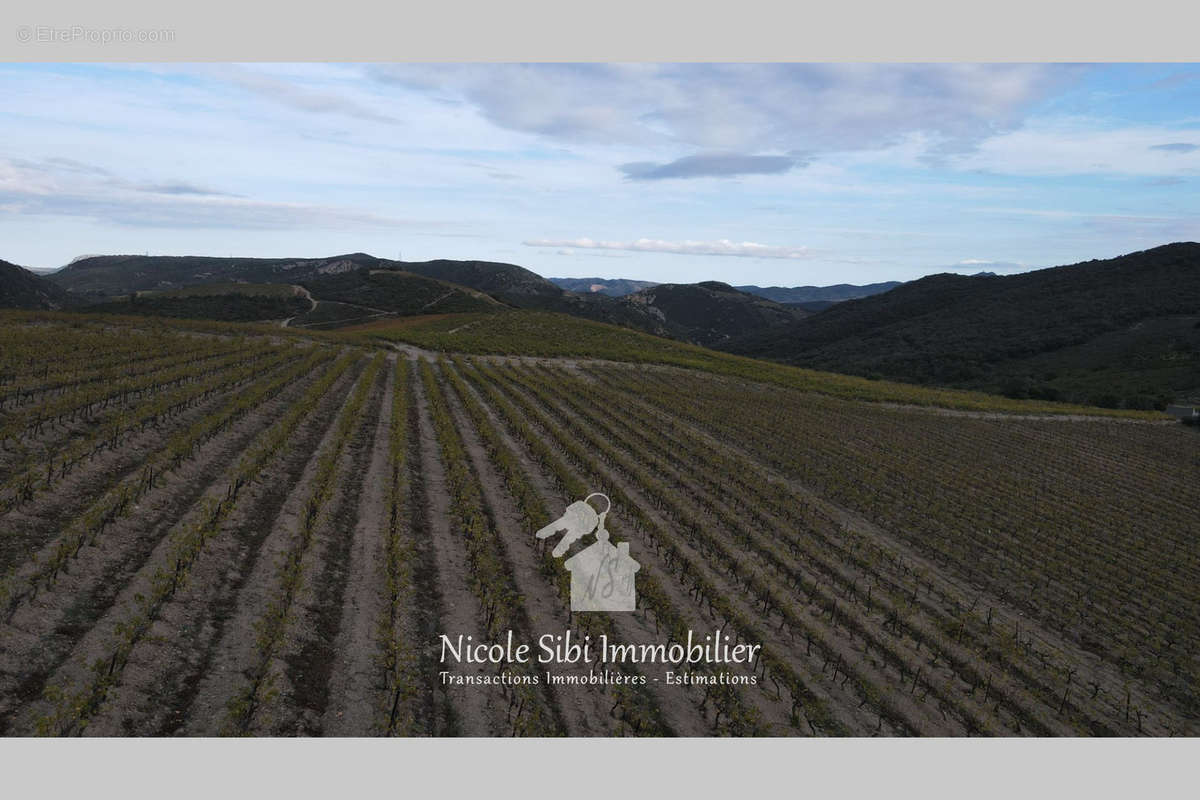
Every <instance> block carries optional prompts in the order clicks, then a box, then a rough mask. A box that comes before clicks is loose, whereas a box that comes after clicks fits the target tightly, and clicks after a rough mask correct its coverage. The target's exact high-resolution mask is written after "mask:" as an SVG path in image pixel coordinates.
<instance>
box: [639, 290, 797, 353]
mask: <svg viewBox="0 0 1200 800" xmlns="http://www.w3.org/2000/svg"><path fill="white" fill-rule="evenodd" d="M625 299H626V300H627V301H628V302H630V303H633V304H635V305H639V306H643V307H645V308H646V309H648V310H649V311H651V312H652V313H654V314H655V315H656V316H658V317H659V319H661V320H662V324H663V325H664V326H665V327H666V329H667V330H668V331H669V332H671V333H672V334H673V335H674V337H675V338H678V339H683V340H685V341H690V342H694V343H696V344H702V345H714V344H717V343H719V342H723V341H726V340H728V339H730V338H731V337H734V336H739V335H743V334H745V333H746V332H747V331H758V330H768V329H771V328H775V327H778V326H780V325H786V324H787V323H790V322H795V321H796V320H798V319H802V318H804V317H805V316H807V312H804V311H801V310H799V309H793V308H788V307H786V306H783V305H780V304H779V303H775V302H773V301H771V300H767V299H765V298H762V297H756V296H755V295H752V294H747V293H746V292H742V291H739V290H737V289H735V288H733V287H732V286H730V285H729V284H727V283H720V282H719V281H705V282H703V283H665V284H660V285H658V286H654V287H652V288H649V289H642V290H641V291H638V292H635V293H633V294H631V295H628V296H627V297H626V298H625Z"/></svg>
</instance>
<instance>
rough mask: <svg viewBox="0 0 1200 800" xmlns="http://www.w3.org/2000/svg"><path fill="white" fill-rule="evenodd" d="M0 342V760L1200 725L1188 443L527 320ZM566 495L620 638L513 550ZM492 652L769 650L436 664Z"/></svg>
mask: <svg viewBox="0 0 1200 800" xmlns="http://www.w3.org/2000/svg"><path fill="white" fill-rule="evenodd" d="M397 333H400V334H403V336H402V337H401V338H404V337H408V338H411V339H413V340H414V341H419V342H420V343H421V344H423V345H424V346H431V345H432V344H433V343H441V344H442V345H443V346H445V347H446V348H447V349H459V348H460V346H461V347H462V349H465V348H466V346H470V347H474V348H475V349H478V350H485V349H487V350H488V351H489V352H487V353H481V354H476V355H463V354H458V355H453V356H451V357H433V358H430V357H428V356H427V355H425V354H423V353H419V352H412V351H411V350H405V348H403V347H401V348H399V349H397V348H395V347H393V345H394V344H396V343H397V342H399V341H400V340H401V339H400V338H396V336H395V334H397ZM463 334H465V336H462V335H463ZM1148 335H1150V334H1148ZM464 339H465V340H466V342H467V345H466V346H464V345H463V344H462V342H463V340H464ZM0 343H2V344H3V347H2V348H0V530H2V531H3V535H2V536H0V573H2V574H3V575H4V580H3V581H0V641H3V642H4V648H5V658H6V667H5V668H4V669H3V670H0V733H2V734H4V735H29V734H32V733H42V734H49V735H75V734H80V733H83V734H88V735H113V734H125V735H169V734H185V735H234V734H251V735H258V734H271V735H290V734H310V735H313V734H322V733H327V734H336V735H342V734H347V733H348V734H351V735H354V734H357V735H364V734H371V735H378V734H390V735H445V734H451V735H453V734H463V735H479V734H491V735H522V734H524V735H560V734H566V735H582V734H587V735H613V736H624V735H671V734H682V735H734V736H756V735H848V736H870V735H886V736H900V735H937V736H971V735H985V736H1002V735H1036V736H1074V735H1098V736H1133V735H1138V734H1143V735H1152V736H1168V735H1195V734H1196V726H1197V722H1196V721H1197V719H1198V714H1200V696H1198V695H1197V692H1196V689H1195V687H1196V685H1197V682H1198V681H1200V592H1197V588H1196V587H1197V586H1200V543H1198V542H1197V540H1196V537H1195V534H1194V531H1195V516H1196V514H1195V509H1196V508H1197V507H1200V480H1197V479H1196V478H1197V477H1198V473H1197V467H1198V466H1200V465H1198V463H1197V461H1196V447H1195V445H1196V439H1195V432H1194V431H1193V430H1190V429H1187V428H1184V427H1183V426H1180V425H1174V424H1146V423H1144V422H1139V421H1136V420H1135V421H1131V420H1128V419H1114V418H1103V417H1087V418H1071V417H1062V416H1059V417H1052V416H1033V415H1006V414H947V413H930V411H929V410H928V409H924V408H913V407H910V406H908V405H905V404H902V403H896V402H891V403H888V402H875V403H866V402H855V401H853V400H850V399H848V398H852V397H857V396H858V395H857V394H855V391H856V390H854V389H852V388H851V387H852V384H853V382H854V381H858V383H859V384H861V385H862V386H864V387H866V389H867V390H871V391H875V392H876V394H875V395H873V396H872V398H871V399H876V400H882V399H886V398H888V397H889V395H888V394H887V393H888V392H892V391H899V390H901V389H903V390H909V389H911V390H912V391H914V392H917V393H921V392H925V399H926V400H929V399H930V397H931V393H930V392H929V391H928V390H925V389H922V388H920V387H898V388H896V389H893V388H892V386H893V385H890V384H885V383H882V382H873V381H866V380H862V379H845V378H842V377H841V376H833V375H826V374H822V373H817V372H811V371H806V370H798V369H794V368H790V367H785V366H781V365H775V364H769V363H768V364H764V363H762V362H754V361H749V360H747V359H739V358H733V357H730V356H725V355H722V354H717V353H713V352H711V351H705V350H702V349H700V348H692V347H688V346H686V345H681V344H679V343H677V342H673V341H670V340H663V339H656V338H654V337H645V336H643V335H641V334H638V333H635V332H632V331H628V330H624V329H616V328H610V327H608V326H604V325H596V324H593V323H589V322H581V321H580V320H577V319H572V318H569V317H561V316H559V315H555V314H544V313H525V312H520V311H512V312H505V313H502V314H478V315H450V316H440V317H422V318H412V319H405V320H392V321H391V322H389V323H388V324H386V325H373V326H364V329H362V330H359V331H357V332H352V333H344V334H337V335H329V334H320V335H313V334H303V333H290V332H288V331H286V330H283V329H280V328H278V327H269V326H254V325H230V324H221V323H212V322H198V323H187V322H182V321H178V320H163V319H161V318H159V319H152V318H135V317H123V316H120V315H113V316H103V315H70V314H55V313H45V312H37V313H13V314H4V315H0ZM518 345H520V346H525V347H527V348H528V349H529V350H531V351H533V352H536V353H539V354H546V353H549V354H557V355H560V356H561V357H559V358H550V357H546V356H545V355H543V356H542V357H522V356H523V355H524V354H523V353H521V351H520V350H519V349H518ZM504 354H512V355H513V356H516V357H511V358H508V357H503V355H504ZM633 354H637V355H638V359H637V361H636V363H634V358H635V356H634V355H633ZM592 355H599V356H602V357H593V358H588V357H587V356H592ZM1096 357H1097V358H1098V359H1102V358H1106V357H1105V356H1103V355H1097V356H1096ZM654 359H658V360H657V361H655V360H654ZM655 364H668V365H671V364H674V365H677V366H685V367H690V368H688V369H675V368H662V367H658V366H655ZM741 370H745V372H744V374H743V373H742V372H741ZM752 370H758V371H752ZM731 378H732V379H731ZM846 381H848V382H849V383H846ZM949 394H951V395H954V394H957V395H958V396H960V397H962V396H965V397H972V395H969V394H966V393H949ZM985 399H987V400H991V401H994V402H997V403H1012V404H1013V407H1015V408H1024V409H1029V408H1031V407H1036V405H1037V404H1031V403H1020V402H1018V401H1002V400H995V399H994V398H985ZM1117 416H1121V415H1117ZM1126 416H1128V415H1126ZM592 492H602V493H604V494H605V495H606V496H607V497H608V499H609V500H610V501H611V512H612V513H611V515H609V517H608V520H607V523H606V524H607V525H608V530H610V531H611V532H612V535H613V536H614V537H616V539H617V541H618V542H620V543H628V545H629V551H630V553H631V557H632V558H634V559H635V560H636V561H637V562H638V564H639V565H640V569H639V571H638V575H637V606H636V609H635V610H634V611H632V612H630V613H621V614H607V613H603V612H589V613H577V612H572V611H570V607H571V606H570V586H571V580H570V575H569V574H568V572H567V571H566V570H565V569H564V568H563V562H562V561H561V560H560V559H558V558H556V557H554V555H553V553H552V552H551V551H550V549H549V548H548V547H546V544H547V541H546V540H538V539H535V537H533V536H532V535H531V533H532V531H535V530H537V529H538V528H540V527H542V526H543V525H545V524H546V522H547V521H549V520H552V519H554V518H556V517H558V516H559V515H560V513H561V512H562V510H563V508H564V506H566V505H567V504H568V503H570V502H572V501H575V500H579V499H581V498H584V497H586V496H587V495H588V494H590V493H592ZM597 510H599V509H598V508H597ZM606 513H607V512H606ZM589 544H590V543H589V542H588V541H586V540H585V541H582V542H580V543H578V549H577V550H576V552H579V551H580V549H582V548H584V547H587V546H588V545H589ZM509 630H512V631H513V632H514V641H515V642H516V643H518V644H519V643H524V642H534V641H537V639H538V637H539V636H541V635H544V634H546V633H555V634H557V633H559V632H564V633H565V632H568V631H569V632H570V634H571V637H572V640H573V641H578V640H580V639H582V637H583V636H585V635H587V636H590V637H591V638H592V641H593V642H595V641H596V640H597V639H598V638H599V637H601V636H604V637H606V638H607V639H608V640H609V641H610V642H611V643H618V642H619V643H621V644H629V645H651V646H655V645H665V646H667V647H670V646H671V645H672V644H681V645H682V643H683V642H685V641H686V640H687V637H688V636H689V633H700V634H701V635H704V633H707V632H708V631H712V632H716V631H718V630H720V631H721V633H722V634H723V635H724V636H727V637H729V640H728V641H729V642H730V643H731V644H738V643H752V644H754V645H757V646H758V647H757V648H756V656H755V658H754V660H753V661H752V662H750V663H744V664H724V665H720V666H717V665H710V664H704V663H698V664H693V665H689V666H688V667H687V674H688V675H689V676H690V677H691V678H693V679H695V680H694V682H691V683H690V685H679V686H671V687H670V688H667V686H668V679H667V678H666V677H665V675H664V673H663V672H661V671H658V666H656V665H648V664H645V663H621V664H611V665H609V667H608V669H607V670H606V671H607V672H608V673H610V674H611V676H612V677H614V678H619V679H620V681H619V682H610V683H608V684H607V685H600V684H596V685H585V684H583V683H579V684H570V683H566V682H564V683H551V682H550V681H549V680H546V681H539V682H534V681H533V680H532V679H533V678H535V677H536V678H540V677H541V676H542V674H543V667H542V666H541V665H539V664H535V663H533V662H518V663H513V664H499V663H497V664H492V663H480V662H479V661H475V662H472V661H471V659H470V658H468V659H467V661H466V662H463V663H459V664H450V663H446V664H442V663H440V662H439V660H438V658H437V655H436V650H437V648H436V645H435V644H434V643H435V642H436V640H437V636H438V633H439V632H443V631H450V632H451V633H454V632H464V633H467V634H469V635H474V637H475V642H477V643H480V644H482V643H483V642H484V641H485V640H492V641H495V642H502V641H503V637H504V635H505V633H506V632H507V631H509ZM314 653H315V654H317V655H313V654H314ZM590 666H591V665H589V664H574V665H571V666H563V667H547V668H546V669H548V670H550V671H552V672H554V671H556V670H561V671H558V672H557V674H559V675H564V677H569V675H566V674H564V673H566V672H567V671H568V670H570V672H571V673H572V674H574V675H576V676H579V677H582V676H584V675H585V674H586V673H587V671H588V669H589V668H590ZM597 669H599V667H597ZM443 672H445V673H449V674H451V675H462V676H464V677H465V676H468V675H472V674H474V675H477V676H480V677H485V676H491V677H493V678H495V677H500V676H502V675H503V674H505V673H507V674H508V676H509V678H511V679H512V680H504V681H502V682H501V683H500V684H498V685H497V688H496V689H495V690H494V691H491V690H489V693H488V696H489V697H490V698H492V699H490V700H488V701H487V702H480V698H481V697H482V696H483V695H481V694H480V693H472V692H466V691H460V690H458V689H457V688H456V687H455V686H454V685H453V683H452V682H444V681H442V680H441V679H440V676H441V675H442V673H443ZM679 674H680V673H676V676H678V675H679ZM719 676H726V677H729V678H731V679H739V680H738V681H737V682H736V683H735V682H732V680H731V682H729V683H725V682H723V681H720V680H715V681H709V680H706V679H709V678H713V679H716V678H718V677H719ZM518 679H529V680H518ZM751 679H753V680H751Z"/></svg>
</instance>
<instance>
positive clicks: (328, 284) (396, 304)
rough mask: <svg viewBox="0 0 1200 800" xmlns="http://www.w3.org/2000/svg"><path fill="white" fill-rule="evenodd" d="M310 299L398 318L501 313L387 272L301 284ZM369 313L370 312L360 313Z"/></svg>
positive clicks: (459, 291) (454, 291)
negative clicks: (392, 315)
mask: <svg viewBox="0 0 1200 800" xmlns="http://www.w3.org/2000/svg"><path fill="white" fill-rule="evenodd" d="M304 286H305V288H306V289H308V290H309V291H311V292H312V294H313V297H316V298H318V299H319V300H321V301H322V302H324V301H330V300H331V301H336V302H338V303H348V304H351V305H356V306H361V307H363V308H364V309H370V310H374V311H389V312H392V313H393V314H396V315H399V316H410V315H414V314H454V313H465V312H474V311H479V312H486V311H495V310H500V309H503V308H504V306H502V305H501V304H500V303H499V302H498V301H496V300H494V299H492V298H491V297H489V296H487V295H486V294H483V293H482V292H473V291H470V290H468V289H466V288H464V287H462V286H455V285H454V284H452V283H446V282H444V281H439V280H434V279H433V278H426V277H423V276H421V275H414V274H413V273H411V272H402V271H400V270H389V269H358V270H353V271H351V272H342V273H339V274H337V275H322V276H319V277H316V278H311V279H309V280H306V281H305V282H304ZM362 313H370V311H364V312H360V316H361V314H362Z"/></svg>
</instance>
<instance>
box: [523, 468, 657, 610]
mask: <svg viewBox="0 0 1200 800" xmlns="http://www.w3.org/2000/svg"><path fill="white" fill-rule="evenodd" d="M593 497H596V498H603V499H604V502H605V504H606V507H605V509H604V510H603V511H601V512H597V511H596V509H594V508H593V507H592V506H591V505H590V504H589V503H588V501H589V500H591V499H592V498H593ZM611 508H612V503H611V502H610V501H609V499H608V497H607V496H606V495H603V494H600V493H599V492H594V493H592V494H589V495H588V496H587V497H585V498H584V499H582V500H579V501H577V502H574V503H571V505H569V506H567V509H566V511H564V512H563V515H562V516H561V517H559V518H558V519H556V520H555V521H554V522H551V523H550V524H549V525H547V526H546V527H544V528H542V529H541V530H540V531H538V532H537V534H536V535H537V538H539V539H545V538H547V537H549V536H553V535H554V534H556V533H562V534H563V538H562V539H561V540H560V541H559V543H558V544H557V545H556V546H555V548H554V551H553V555H554V557H555V558H561V557H562V556H563V555H565V554H566V552H567V550H568V548H570V546H571V545H572V544H574V543H575V542H577V541H579V540H580V539H582V538H583V537H585V536H587V535H588V534H590V533H594V534H595V535H596V541H595V542H593V543H592V544H591V545H589V546H588V547H585V548H584V549H582V550H580V551H579V552H578V553H576V554H575V555H573V556H571V557H570V558H568V559H567V560H566V561H564V562H563V566H564V567H566V569H567V571H568V572H570V573H571V610H572V611H633V610H635V609H636V607H637V591H636V588H635V586H634V573H636V572H637V571H638V570H639V569H641V565H640V564H638V562H636V561H634V560H633V558H632V557H631V556H630V555H629V543H628V542H619V543H618V544H617V545H616V546H615V547H614V546H613V544H612V543H611V542H609V540H608V530H607V529H605V527H604V518H605V517H606V516H607V515H608V512H609V510H611Z"/></svg>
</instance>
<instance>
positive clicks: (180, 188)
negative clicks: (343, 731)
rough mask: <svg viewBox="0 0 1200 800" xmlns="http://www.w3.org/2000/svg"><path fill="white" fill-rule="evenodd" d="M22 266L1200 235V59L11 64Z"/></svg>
mask: <svg viewBox="0 0 1200 800" xmlns="http://www.w3.org/2000/svg"><path fill="white" fill-rule="evenodd" d="M0 130H2V131H3V135H2V136H0V242H2V243H3V244H2V246H0V258H3V259H5V260H8V261H13V262H15V263H19V264H24V265H27V266H35V267H55V266H60V265H62V264H65V263H67V262H68V261H70V260H71V259H72V258H74V257H76V256H79V255H82V254H94V253H143V252H149V253H154V254H172V255H183V254H199V255H241V256H248V255H254V256H317V255H332V254H336V253H343V252H350V251H365V252H369V253H373V254H375V255H379V256H384V257H390V258H395V257H397V256H398V255H401V254H402V255H403V257H404V258H405V259H408V260H419V259H428V258H476V259H486V260H496V261H509V262H513V263H517V264H522V265H524V266H527V267H529V268H530V269H533V270H535V271H536V272H538V273H540V274H542V275H547V276H551V275H552V276H576V277H584V276H593V275H596V276H602V277H632V278H642V279H648V280H658V281H698V280H713V279H715V280H724V281H728V282H730V283H734V284H741V283H757V284H761V285H770V284H774V285H789V286H790V285H802V284H831V283H843V282H852V283H865V282H872V281H880V280H891V279H898V280H905V279H910V278H914V277H918V276H920V275H924V274H929V273H932V272H943V271H957V272H977V271H980V270H992V271H996V272H1015V271H1021V270H1026V269H1032V268H1036V267H1042V266H1054V265H1057V264H1065V263H1073V262H1076V261H1081V260H1086V259H1090V258H1106V257H1111V256H1114V255H1117V254H1120V253H1124V252H1129V251H1132V250H1139V249H1144V248H1147V247H1152V246H1155V245H1159V244H1164V243H1166V242H1171V241H1180V240H1197V239H1200V192H1198V191H1197V187H1198V186H1200V65H1190V64H1170V65H1152V64H1103V65H1070V64H1041V65H1039V64H993V65H967V64H941V65H916V64H839V65H811V64H682V65H679V64H580V65H563V64H533V65H519V64H504V65H489V64H438V65H420V64H388V65H365V64H348V65H340V64H295V65H284V64H250V65H233V64H203V65H184V64H154V65H118V64H110V65H55V64H41V65H12V64H10V65H0Z"/></svg>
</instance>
